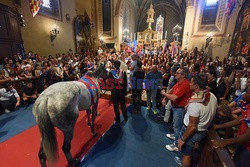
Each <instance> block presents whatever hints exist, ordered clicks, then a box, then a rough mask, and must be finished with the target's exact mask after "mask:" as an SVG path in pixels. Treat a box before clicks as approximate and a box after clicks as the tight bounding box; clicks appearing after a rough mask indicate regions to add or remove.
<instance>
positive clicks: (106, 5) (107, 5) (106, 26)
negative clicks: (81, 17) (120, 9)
mask: <svg viewBox="0 0 250 167" xmlns="http://www.w3.org/2000/svg"><path fill="white" fill-rule="evenodd" d="M102 12H103V13H102V15H103V32H110V31H111V2H110V0H103V1H102Z"/></svg>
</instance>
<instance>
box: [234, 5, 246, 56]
mask: <svg viewBox="0 0 250 167" xmlns="http://www.w3.org/2000/svg"><path fill="white" fill-rule="evenodd" d="M249 47H250V1H246V2H245V3H244V4H243V5H242V8H241V10H240V12H239V15H238V18H237V21H236V24H235V29H234V35H233V40H232V43H231V47H230V53H231V54H232V55H233V56H247V55H249Z"/></svg>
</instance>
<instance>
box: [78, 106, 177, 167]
mask: <svg viewBox="0 0 250 167" xmlns="http://www.w3.org/2000/svg"><path fill="white" fill-rule="evenodd" d="M131 109H132V106H130V107H129V108H128V110H131ZM168 131H169V128H168V127H167V125H166V124H164V123H163V122H162V120H161V119H160V118H159V117H157V116H155V115H153V114H152V112H148V111H147V110H146V108H145V107H142V111H141V113H139V114H129V119H128V121H127V122H126V123H125V122H122V123H121V124H113V126H112V127H111V128H110V129H109V130H108V132H106V134H105V135H104V136H103V137H102V138H101V140H99V141H98V142H97V144H96V145H95V146H94V147H93V148H92V150H91V151H90V152H89V153H88V154H87V155H86V156H85V158H84V159H83V161H82V163H81V166H84V167H97V166H102V167H104V166H105V167H106V166H107V167H114V166H115V167H123V166H124V167H125V166H126V167H127V166H131V167H132V166H136V167H152V166H156V167H166V166H168V167H174V166H178V165H177V164H176V163H175V161H174V157H175V156H176V155H177V154H178V153H175V152H169V151H167V150H166V148H165V145H166V144H171V143H173V141H171V140H170V139H167V138H166V136H165V134H166V133H167V132H168Z"/></svg>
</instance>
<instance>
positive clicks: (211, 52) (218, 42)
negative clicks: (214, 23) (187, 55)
mask: <svg viewBox="0 0 250 167" xmlns="http://www.w3.org/2000/svg"><path fill="white" fill-rule="evenodd" d="M196 2H199V1H198V0H197V1H196ZM243 2H244V0H242V4H243ZM196 5H197V4H196ZM196 5H195V6H188V7H187V11H186V19H185V25H184V30H183V41H182V42H183V45H182V46H183V47H182V49H184V48H185V47H186V48H187V50H188V51H189V52H191V51H192V50H193V48H194V47H198V49H199V50H201V49H203V50H204V49H205V48H204V47H205V43H206V38H207V37H206V36H205V35H204V36H201V37H193V36H192V35H191V32H192V30H193V29H194V28H195V25H194V24H193V20H194V19H195V10H196V8H195V7H197V6H196ZM198 11H200V9H198ZM239 11H240V7H239V5H238V4H237V5H236V7H235V9H234V10H233V13H232V15H231V17H230V19H229V20H228V25H227V28H226V31H225V34H224V35H223V36H222V37H221V36H217V37H216V36H214V37H213V40H212V41H211V43H210V45H209V46H208V48H207V49H206V50H205V52H206V54H207V55H208V56H211V57H213V58H215V57H216V56H219V59H220V60H223V59H224V58H225V57H226V56H227V55H228V54H229V49H230V45H231V42H232V36H233V33H234V28H235V24H236V19H237V17H238V14H239ZM223 24H224V25H226V24H227V23H226V22H223ZM187 32H188V36H187ZM206 33H209V32H206ZM212 33H213V32H212ZM228 34H230V35H231V36H230V37H229V38H228Z"/></svg>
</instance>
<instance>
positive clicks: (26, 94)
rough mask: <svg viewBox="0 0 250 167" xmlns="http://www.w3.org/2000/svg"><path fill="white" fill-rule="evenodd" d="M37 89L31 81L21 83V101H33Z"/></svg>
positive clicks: (35, 97)
mask: <svg viewBox="0 0 250 167" xmlns="http://www.w3.org/2000/svg"><path fill="white" fill-rule="evenodd" d="M37 97H38V95H37V91H36V89H35V87H34V85H33V83H32V82H27V84H26V85H23V101H24V102H26V103H33V102H34V101H35V100H36V99H37Z"/></svg>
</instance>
